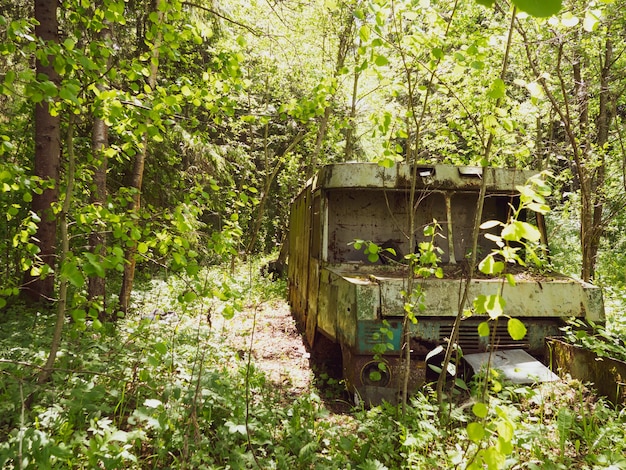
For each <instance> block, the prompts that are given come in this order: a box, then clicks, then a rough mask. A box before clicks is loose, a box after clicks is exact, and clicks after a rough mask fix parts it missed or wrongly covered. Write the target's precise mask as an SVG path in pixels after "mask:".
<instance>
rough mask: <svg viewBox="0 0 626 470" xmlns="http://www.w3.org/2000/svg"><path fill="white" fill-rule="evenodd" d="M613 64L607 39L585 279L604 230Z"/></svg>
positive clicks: (591, 273)
mask: <svg viewBox="0 0 626 470" xmlns="http://www.w3.org/2000/svg"><path fill="white" fill-rule="evenodd" d="M612 64H613V44H612V42H611V40H610V39H607V40H606V43H605V46H604V57H603V58H601V59H600V96H599V101H598V118H597V121H596V130H597V136H596V146H597V148H598V155H599V158H600V159H601V161H600V162H599V164H598V167H597V169H596V170H595V178H594V181H593V183H592V194H593V196H594V201H593V212H592V214H591V227H592V228H591V234H590V236H589V237H588V240H587V244H588V247H587V250H586V251H587V259H586V264H587V265H588V267H587V276H588V277H587V278H586V279H585V280H593V278H594V277H595V270H596V262H597V257H598V250H599V248H600V240H601V238H602V232H603V228H604V221H603V215H602V213H603V209H604V202H605V198H604V195H603V193H602V188H603V187H604V182H605V178H606V175H605V173H606V166H605V165H606V163H605V158H604V146H605V145H606V144H607V142H608V141H609V127H610V125H611V116H610V101H611V92H610V89H609V83H610V74H611V65H612Z"/></svg>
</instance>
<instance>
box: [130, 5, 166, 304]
mask: <svg viewBox="0 0 626 470" xmlns="http://www.w3.org/2000/svg"><path fill="white" fill-rule="evenodd" d="M160 4H161V0H154V3H153V5H152V8H153V11H154V12H157V15H158V19H157V21H158V22H159V23H161V22H162V21H163V11H162V10H161V8H160V7H159V6H160ZM161 40H162V35H161V33H159V34H158V35H157V37H156V38H155V41H154V45H153V46H152V52H151V56H152V58H151V61H150V76H149V77H148V85H149V86H150V89H152V90H154V87H155V85H156V78H157V71H158V63H159V47H160V46H161ZM147 155H148V133H147V132H145V133H144V134H143V136H142V145H141V151H140V152H139V153H138V154H137V157H136V158H135V163H134V166H133V175H132V182H131V187H132V188H133V189H134V190H135V193H134V195H133V199H132V201H131V206H130V210H131V212H133V213H136V214H138V213H139V210H140V208H141V189H142V186H143V173H144V168H145V164H146V157H147ZM136 254H137V241H136V240H133V241H132V245H131V246H130V247H129V248H128V250H127V251H126V256H125V258H126V262H125V264H124V274H123V277H122V288H121V290H120V310H121V311H122V312H123V313H127V312H128V307H129V306H130V294H131V292H132V290H133V282H134V280H135V262H136V260H135V255H136Z"/></svg>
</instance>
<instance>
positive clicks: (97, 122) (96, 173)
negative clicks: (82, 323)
mask: <svg viewBox="0 0 626 470" xmlns="http://www.w3.org/2000/svg"><path fill="white" fill-rule="evenodd" d="M110 36H111V32H110V30H109V29H108V28H105V29H103V30H102V31H101V32H100V39H102V40H103V41H107V40H108V39H109V38H110ZM110 63H111V57H109V59H108V61H107V67H108V66H109V65H110ZM96 87H97V88H98V90H100V91H103V90H104V89H105V86H104V83H103V82H99V83H98V84H96ZM108 145H109V126H107V124H106V122H105V121H104V119H103V118H102V117H101V116H99V115H97V112H96V113H94V121H93V129H92V132H91V149H92V155H93V161H94V164H93V186H92V189H91V194H90V201H91V203H92V204H94V205H99V206H103V205H104V204H105V203H106V198H107V167H108V159H107V156H106V153H105V152H104V149H106V147H108ZM89 246H90V250H91V253H92V254H93V255H94V256H96V257H97V258H98V259H99V260H101V259H102V257H103V256H104V254H105V252H106V238H105V236H104V234H103V232H102V231H101V230H100V229H99V227H94V230H93V231H92V232H91V234H90V235H89ZM88 295H89V300H90V301H91V302H98V300H101V301H102V310H101V311H100V314H99V315H98V317H99V319H100V321H104V320H105V319H106V318H105V316H106V278H105V277H104V276H103V277H100V276H96V275H94V276H90V277H89V286H88Z"/></svg>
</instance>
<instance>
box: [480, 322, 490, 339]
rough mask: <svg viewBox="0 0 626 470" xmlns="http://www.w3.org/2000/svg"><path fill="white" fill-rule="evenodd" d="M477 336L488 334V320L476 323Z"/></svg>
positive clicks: (486, 335) (484, 336)
mask: <svg viewBox="0 0 626 470" xmlns="http://www.w3.org/2000/svg"><path fill="white" fill-rule="evenodd" d="M478 336H481V337H483V338H486V337H488V336H489V322H486V321H484V322H481V323H479V324H478Z"/></svg>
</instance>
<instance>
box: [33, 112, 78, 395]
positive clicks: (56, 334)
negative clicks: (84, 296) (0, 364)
mask: <svg viewBox="0 0 626 470" xmlns="http://www.w3.org/2000/svg"><path fill="white" fill-rule="evenodd" d="M67 156H68V162H67V185H66V189H65V199H64V201H63V208H62V210H61V214H60V215H59V226H60V232H61V252H60V255H59V266H63V263H65V260H66V259H67V255H68V253H69V252H70V238H69V234H68V221H67V215H68V214H69V212H70V206H71V203H72V193H73V190H74V173H75V167H76V165H75V158H74V115H73V114H72V115H71V116H70V122H69V125H68V128H67ZM67 287H68V280H67V278H66V277H64V276H59V301H58V303H57V318H56V323H55V326H54V331H53V333H52V341H51V343H50V352H49V353H48V359H47V360H46V364H45V365H44V367H43V368H42V369H41V372H40V373H39V377H37V382H38V383H40V384H41V383H44V382H47V381H48V379H49V378H50V375H51V374H52V368H53V367H54V362H55V361H56V357H57V352H58V351H59V347H60V346H61V337H62V333H63V325H64V324H65V312H66V309H67Z"/></svg>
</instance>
